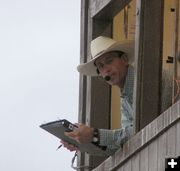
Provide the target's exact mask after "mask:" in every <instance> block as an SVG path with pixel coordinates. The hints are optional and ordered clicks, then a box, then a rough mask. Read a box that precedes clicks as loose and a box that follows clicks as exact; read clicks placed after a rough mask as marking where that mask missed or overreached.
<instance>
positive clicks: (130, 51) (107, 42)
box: [77, 36, 134, 76]
mask: <svg viewBox="0 0 180 171" xmlns="http://www.w3.org/2000/svg"><path fill="white" fill-rule="evenodd" d="M112 51H122V52H124V53H125V54H126V55H127V57H128V60H129V63H130V62H132V60H133V56H134V41H132V40H125V41H120V42H117V41H115V40H113V39H111V38H108V37H104V36H100V37H97V38H96V39H94V40H92V41H91V57H92V59H91V60H90V61H89V62H87V63H83V64H80V65H78V66H77V70H78V71H79V72H80V73H82V74H84V75H89V76H98V73H97V70H96V69H97V68H96V66H95V64H94V62H95V60H96V59H98V58H99V57H101V56H102V55H103V54H105V53H108V52H112Z"/></svg>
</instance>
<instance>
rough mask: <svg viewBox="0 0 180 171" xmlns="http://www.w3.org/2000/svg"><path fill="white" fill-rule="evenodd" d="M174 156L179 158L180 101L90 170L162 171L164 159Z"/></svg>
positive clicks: (163, 170)
mask: <svg viewBox="0 0 180 171" xmlns="http://www.w3.org/2000/svg"><path fill="white" fill-rule="evenodd" d="M176 156H180V101H178V102H177V103H176V104H174V105H173V106H172V107H170V108H169V109H168V110H167V111H165V112H164V113H163V114H161V115H160V116H159V117H157V118H156V119H155V120H153V121H152V122H151V123H150V124H148V125H147V126H146V127H145V128H143V129H142V130H141V131H140V132H138V133H137V134H136V135H134V136H133V137H132V138H131V139H130V140H129V141H128V142H127V143H125V144H124V146H123V148H122V149H120V150H119V151H117V152H116V153H115V155H114V156H111V157H109V158H108V159H106V161H104V162H103V163H102V164H101V165H99V166H98V167H97V168H95V169H94V170H93V171H165V159H166V158H167V157H176Z"/></svg>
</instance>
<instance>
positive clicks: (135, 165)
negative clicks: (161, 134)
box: [131, 153, 140, 171]
mask: <svg viewBox="0 0 180 171" xmlns="http://www.w3.org/2000/svg"><path fill="white" fill-rule="evenodd" d="M139 163H140V157H139V153H137V154H136V155H135V156H133V158H132V169H131V170H132V171H138V170H139Z"/></svg>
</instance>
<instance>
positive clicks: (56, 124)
mask: <svg viewBox="0 0 180 171" xmlns="http://www.w3.org/2000/svg"><path fill="white" fill-rule="evenodd" d="M40 127H41V128H42V129H44V130H46V131H47V132H49V133H51V134H52V135H54V136H56V137H57V138H60V139H62V140H63V141H66V142H68V143H70V144H73V145H74V146H76V147H78V149H79V150H80V151H81V152H87V153H89V154H91V155H96V156H106V155H107V154H106V152H105V151H104V150H103V149H101V148H100V147H98V146H97V145H95V144H93V143H87V144H79V143H78V142H77V141H75V140H73V139H71V138H69V137H67V136H66V135H65V134H64V132H66V131H67V132H69V131H73V130H74V127H77V126H76V125H74V124H72V123H71V122H69V121H67V120H66V119H63V120H57V121H52V122H48V123H45V124H41V125H40Z"/></svg>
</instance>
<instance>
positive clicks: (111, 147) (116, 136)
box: [99, 126, 133, 155]
mask: <svg viewBox="0 0 180 171" xmlns="http://www.w3.org/2000/svg"><path fill="white" fill-rule="evenodd" d="M132 134H133V127H132V126H127V127H125V128H121V129H115V130H108V129H99V137H100V143H99V145H100V146H106V147H107V148H106V151H107V153H109V155H112V154H113V153H114V152H115V151H116V150H118V149H119V148H121V147H122V145H123V144H124V143H125V142H126V141H127V140H128V139H129V138H130V137H131V136H132Z"/></svg>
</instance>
